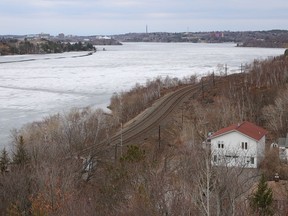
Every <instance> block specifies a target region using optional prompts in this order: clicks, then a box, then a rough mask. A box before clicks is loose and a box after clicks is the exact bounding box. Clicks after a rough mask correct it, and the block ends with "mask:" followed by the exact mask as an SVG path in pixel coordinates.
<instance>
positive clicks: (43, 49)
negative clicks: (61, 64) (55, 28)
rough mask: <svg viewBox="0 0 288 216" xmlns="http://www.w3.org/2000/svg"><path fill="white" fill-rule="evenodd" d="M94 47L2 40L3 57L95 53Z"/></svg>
mask: <svg viewBox="0 0 288 216" xmlns="http://www.w3.org/2000/svg"><path fill="white" fill-rule="evenodd" d="M93 50H95V48H94V46H93V45H92V44H91V43H82V42H77V43H69V42H68V43H64V42H59V41H58V42H54V41H50V40H46V39H39V40H28V39H25V40H24V41H20V40H16V39H9V40H5V39H3V40H0V54H1V55H22V54H46V53H62V52H70V51H93Z"/></svg>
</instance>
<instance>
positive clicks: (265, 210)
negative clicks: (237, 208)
mask: <svg viewBox="0 0 288 216" xmlns="http://www.w3.org/2000/svg"><path fill="white" fill-rule="evenodd" d="M272 204H273V193H272V190H271V188H269V187H268V185H267V182H266V180H265V178H264V175H262V176H261V178H260V181H259V183H258V186H257V190H256V191H255V192H254V193H253V194H252V197H251V200H250V206H251V208H252V210H253V212H254V213H258V214H259V215H260V216H266V215H267V216H268V215H273V209H272Z"/></svg>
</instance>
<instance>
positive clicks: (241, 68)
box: [240, 63, 243, 73]
mask: <svg viewBox="0 0 288 216" xmlns="http://www.w3.org/2000/svg"><path fill="white" fill-rule="evenodd" d="M240 70H241V73H243V64H242V63H241V66H240Z"/></svg>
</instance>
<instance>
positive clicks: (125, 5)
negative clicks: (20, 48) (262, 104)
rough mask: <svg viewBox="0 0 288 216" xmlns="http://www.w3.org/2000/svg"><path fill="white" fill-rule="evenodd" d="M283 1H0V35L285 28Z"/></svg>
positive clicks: (287, 14)
mask: <svg viewBox="0 0 288 216" xmlns="http://www.w3.org/2000/svg"><path fill="white" fill-rule="evenodd" d="M287 11H288V4H287V2H286V0H274V1H268V0H253V1H248V0H242V1H239V0H229V1H228V0H218V1H215V0H194V1H192V0H177V1H176V0H170V1H164V0H158V1H152V0H145V1H144V0H81V1H80V0H29V1H22V0H1V2H0V20H1V22H0V35H5V34H18V35H21V34H22V35H23V34H36V33H41V32H44V33H49V34H51V35H58V34H59V33H64V34H65V35H69V34H73V35H113V34H124V33H129V32H137V33H139V32H146V31H149V32H186V31H190V32H198V31H249V30H252V31H257V30H271V29H282V30H287V27H288V26H287V20H288V13H287Z"/></svg>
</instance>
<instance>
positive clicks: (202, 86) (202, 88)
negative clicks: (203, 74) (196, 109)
mask: <svg viewBox="0 0 288 216" xmlns="http://www.w3.org/2000/svg"><path fill="white" fill-rule="evenodd" d="M201 90H202V98H204V84H203V79H201Z"/></svg>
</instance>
